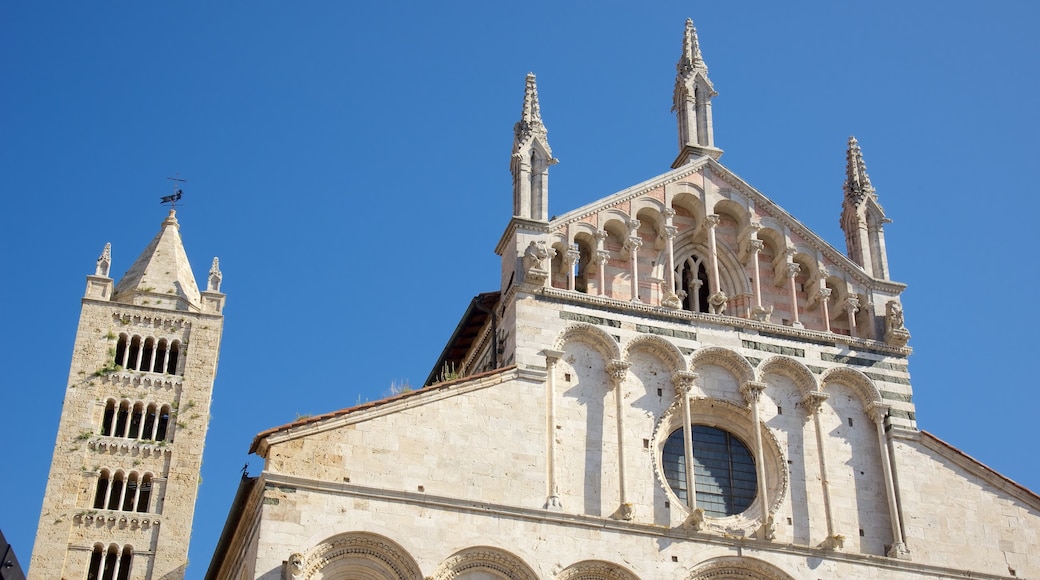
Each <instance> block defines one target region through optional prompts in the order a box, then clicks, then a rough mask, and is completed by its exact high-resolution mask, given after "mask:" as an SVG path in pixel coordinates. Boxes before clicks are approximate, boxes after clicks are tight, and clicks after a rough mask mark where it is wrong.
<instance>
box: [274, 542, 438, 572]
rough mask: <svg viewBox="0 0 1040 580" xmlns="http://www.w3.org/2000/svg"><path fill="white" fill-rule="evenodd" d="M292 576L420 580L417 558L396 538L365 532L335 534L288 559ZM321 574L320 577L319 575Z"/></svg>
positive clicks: (287, 565)
mask: <svg viewBox="0 0 1040 580" xmlns="http://www.w3.org/2000/svg"><path fill="white" fill-rule="evenodd" d="M286 568H287V571H288V572H289V574H287V576H288V577H289V578H299V579H300V580H306V579H310V578H336V577H349V578H355V577H357V578H366V579H368V578H371V579H373V580H375V579H378V580H421V579H422V574H421V573H420V572H419V566H418V564H416V563H415V560H413V559H412V557H411V556H410V555H409V554H408V552H407V551H405V549H404V548H402V547H401V546H400V545H398V544H397V543H396V542H394V541H393V540H390V539H389V538H385V537H383V536H379V535H376V534H370V533H366V532H349V533H345V534H339V535H335V536H332V537H331V538H328V539H326V540H323V541H322V542H321V543H320V544H318V545H317V546H315V547H314V548H311V549H310V550H308V551H307V553H306V554H293V555H292V556H290V558H289V561H288V562H286ZM319 574H320V576H319Z"/></svg>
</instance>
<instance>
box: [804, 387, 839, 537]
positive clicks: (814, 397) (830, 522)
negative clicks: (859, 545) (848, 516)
mask: <svg viewBox="0 0 1040 580" xmlns="http://www.w3.org/2000/svg"><path fill="white" fill-rule="evenodd" d="M827 398H828V395H827V393H824V392H822V391H813V392H811V393H809V394H807V395H806V396H805V398H804V399H802V405H803V406H804V407H805V412H806V417H805V418H806V419H809V418H810V417H811V418H812V421H813V428H814V431H815V432H816V453H817V454H818V455H819V458H820V485H821V486H822V488H823V510H824V513H825V514H826V518H827V538H826V539H825V540H824V541H823V542H822V543H821V544H820V547H822V548H825V549H828V550H834V549H837V548H841V547H842V546H843V545H844V542H845V537H844V536H839V535H837V534H835V533H834V514H833V513H832V511H831V491H830V482H829V481H828V480H827V458H826V452H825V451H824V447H823V429H822V428H821V427H820V407H821V406H822V405H823V402H824V401H826V400H827Z"/></svg>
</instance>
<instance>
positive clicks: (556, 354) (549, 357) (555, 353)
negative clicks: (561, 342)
mask: <svg viewBox="0 0 1040 580" xmlns="http://www.w3.org/2000/svg"><path fill="white" fill-rule="evenodd" d="M566 354H567V353H565V352H563V351H562V350H549V349H544V350H542V355H543V356H545V364H546V366H548V367H550V368H551V367H552V366H553V365H555V364H556V363H557V362H558V361H559V360H560V359H561V358H563V357H564V355H566Z"/></svg>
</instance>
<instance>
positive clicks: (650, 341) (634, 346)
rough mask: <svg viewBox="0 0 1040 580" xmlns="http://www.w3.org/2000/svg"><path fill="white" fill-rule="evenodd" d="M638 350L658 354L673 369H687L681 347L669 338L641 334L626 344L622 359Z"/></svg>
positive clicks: (627, 357) (626, 359) (625, 359)
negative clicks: (669, 340) (668, 339)
mask: <svg viewBox="0 0 1040 580" xmlns="http://www.w3.org/2000/svg"><path fill="white" fill-rule="evenodd" d="M636 350H647V351H649V352H652V353H653V354H655V355H657V357H658V358H660V359H661V360H663V361H664V362H665V363H667V364H668V365H670V366H671V367H672V368H671V370H672V371H673V372H674V371H685V370H687V365H686V358H685V357H684V356H683V353H682V351H681V350H679V347H677V346H675V345H674V344H672V343H670V342H668V341H667V340H665V339H663V338H661V337H660V336H656V335H653V334H641V335H639V336H637V337H635V338H633V339H632V340H630V341H628V342H627V343H626V344H625V348H624V349H623V350H622V351H621V356H620V358H621V360H623V361H628V360H629V357H630V355H631V353H632V352H633V351H636Z"/></svg>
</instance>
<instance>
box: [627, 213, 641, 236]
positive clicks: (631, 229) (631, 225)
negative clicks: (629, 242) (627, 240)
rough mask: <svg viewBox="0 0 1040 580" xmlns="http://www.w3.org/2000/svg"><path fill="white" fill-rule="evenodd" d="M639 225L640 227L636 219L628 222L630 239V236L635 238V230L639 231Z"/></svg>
mask: <svg viewBox="0 0 1040 580" xmlns="http://www.w3.org/2000/svg"><path fill="white" fill-rule="evenodd" d="M640 225H642V224H641V223H640V221H639V220H637V219H634V218H633V219H630V220H628V235H629V236H630V237H631V236H635V235H636V230H638V229H639V226H640Z"/></svg>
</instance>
